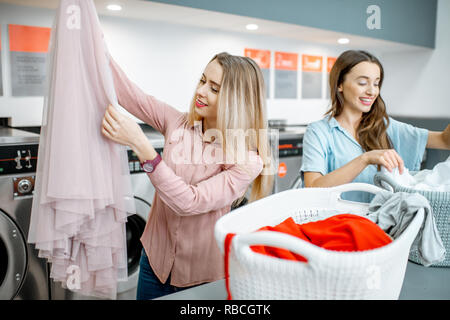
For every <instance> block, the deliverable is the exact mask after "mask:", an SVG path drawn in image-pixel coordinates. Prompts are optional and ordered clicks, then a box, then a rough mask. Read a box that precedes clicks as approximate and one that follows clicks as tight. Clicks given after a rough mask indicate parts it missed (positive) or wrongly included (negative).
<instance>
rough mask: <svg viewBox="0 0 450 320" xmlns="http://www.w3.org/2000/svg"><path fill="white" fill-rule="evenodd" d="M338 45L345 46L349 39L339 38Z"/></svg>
mask: <svg viewBox="0 0 450 320" xmlns="http://www.w3.org/2000/svg"><path fill="white" fill-rule="evenodd" d="M337 42H338V43H339V44H347V43H349V42H350V39H348V38H339V39H338V41H337Z"/></svg>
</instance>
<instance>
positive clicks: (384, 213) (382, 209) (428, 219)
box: [367, 191, 446, 267]
mask: <svg viewBox="0 0 450 320" xmlns="http://www.w3.org/2000/svg"><path fill="white" fill-rule="evenodd" d="M420 210H423V211H424V220H423V223H422V226H421V228H420V230H419V233H418V234H417V236H416V238H415V239H414V242H413V244H412V248H413V249H415V248H417V249H418V253H419V258H420V260H421V262H422V264H423V265H424V266H426V267H428V266H430V265H431V264H434V263H438V262H441V261H443V260H444V259H445V251H446V250H445V247H444V245H443V243H442V239H441V236H440V235H439V232H438V230H437V227H436V223H435V220H434V216H433V214H432V211H431V207H430V203H429V202H428V200H427V199H426V198H425V197H424V196H422V195H420V194H418V193H407V192H395V193H391V192H389V191H382V192H380V193H378V194H377V195H376V196H375V197H374V198H373V200H372V201H371V202H370V204H369V212H368V215H367V218H369V219H370V220H371V221H373V222H375V223H376V224H377V225H378V226H379V227H380V228H381V229H383V230H384V231H385V232H386V233H387V234H389V235H390V236H391V237H392V238H394V239H396V238H397V237H398V236H400V235H401V234H402V232H403V231H404V230H405V229H406V228H407V227H408V225H409V224H410V223H411V221H412V220H413V218H414V216H415V215H416V214H417V213H418V212H419V211H420Z"/></svg>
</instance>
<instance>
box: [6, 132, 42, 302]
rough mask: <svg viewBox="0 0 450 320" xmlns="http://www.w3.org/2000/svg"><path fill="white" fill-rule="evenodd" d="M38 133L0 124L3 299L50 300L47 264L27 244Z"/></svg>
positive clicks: (32, 247)
mask: <svg viewBox="0 0 450 320" xmlns="http://www.w3.org/2000/svg"><path fill="white" fill-rule="evenodd" d="M38 146H39V135H38V134H35V133H31V132H26V131H23V130H18V129H12V128H6V127H0V299H1V300H10V299H16V300H48V299H49V284H48V268H47V263H46V261H45V260H43V259H40V258H38V251H37V250H36V249H34V245H31V244H30V245H29V244H27V241H26V239H27V237H28V228H29V225H30V217H31V205H32V200H33V190H34V179H35V174H36V163H37V154H38Z"/></svg>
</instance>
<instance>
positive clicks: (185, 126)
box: [102, 53, 274, 299]
mask: <svg viewBox="0 0 450 320" xmlns="http://www.w3.org/2000/svg"><path fill="white" fill-rule="evenodd" d="M111 69H112V73H113V78H114V84H115V88H116V92H117V96H118V100H119V104H120V105H121V106H123V107H124V108H125V109H126V110H127V111H128V112H130V113H131V114H133V115H134V116H136V117H137V118H138V119H140V120H142V121H144V122H145V123H147V124H149V125H151V126H152V127H153V128H155V129H156V130H158V131H159V132H161V133H162V134H163V135H164V138H165V142H164V154H163V157H162V159H161V157H160V155H159V154H157V152H156V151H155V149H154V148H153V146H152V145H151V143H150V141H149V140H148V139H147V138H146V136H145V135H144V133H143V132H142V130H141V128H140V127H139V125H138V124H137V123H136V122H135V121H133V120H132V119H130V118H128V117H126V116H124V115H123V114H121V113H119V112H118V111H117V110H115V109H114V108H113V107H112V106H109V107H108V109H107V111H106V113H105V117H104V120H103V124H102V133H103V135H104V136H105V137H107V138H109V139H111V140H113V141H115V142H117V143H120V144H123V145H128V146H129V147H130V148H131V149H132V150H133V151H134V152H135V153H136V154H137V156H138V158H139V160H140V161H141V164H142V165H143V168H144V170H146V171H147V174H148V177H149V178H150V180H151V182H152V184H153V185H154V187H155V189H156V193H155V197H154V199H153V205H152V209H151V212H150V216H149V219H148V221H147V224H146V227H145V230H144V233H143V235H142V237H141V242H142V245H143V248H144V249H143V255H142V258H141V264H140V268H141V269H140V274H139V282H138V293H137V298H138V299H153V298H156V297H158V296H161V295H164V294H169V293H172V292H176V291H177V290H180V289H182V288H187V287H191V286H195V285H198V284H201V283H205V282H212V281H215V280H219V279H222V278H223V277H224V269H223V259H222V255H221V253H220V251H219V248H218V246H217V244H216V241H215V239H214V225H215V223H216V221H217V220H218V219H219V218H220V217H221V216H223V215H224V214H226V213H228V212H229V211H230V209H231V205H232V204H233V203H234V204H236V203H239V202H240V201H241V200H242V199H243V198H244V196H245V193H246V191H247V189H248V188H249V187H250V185H251V194H250V199H249V201H254V200H257V199H260V198H262V197H264V196H266V195H268V194H270V193H271V191H272V183H273V171H274V170H273V161H271V154H270V146H269V141H268V135H267V114H266V104H265V97H266V94H265V86H264V80H263V76H262V73H261V70H260V69H259V67H258V66H257V64H256V63H255V62H254V61H253V60H251V59H250V58H246V57H240V56H233V55H230V54H228V53H220V54H217V55H216V56H214V57H213V59H211V61H210V62H209V63H208V65H207V66H206V68H205V70H204V71H203V73H202V76H201V79H200V81H199V83H198V86H197V89H196V91H195V94H194V97H193V99H192V101H191V104H190V108H189V112H187V113H183V112H180V111H178V110H176V109H174V108H173V107H171V106H169V105H167V104H165V103H163V102H161V101H158V100H157V99H155V98H154V97H153V96H150V95H147V94H145V93H144V92H143V91H142V90H140V89H139V88H138V87H137V86H136V85H135V84H134V83H132V82H131V81H130V80H129V79H128V78H127V76H126V75H125V73H124V72H123V71H122V70H121V69H120V67H119V66H118V65H117V64H116V63H115V61H114V60H112V59H111ZM236 142H237V143H236Z"/></svg>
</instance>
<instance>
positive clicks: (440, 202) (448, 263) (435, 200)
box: [374, 172, 450, 267]
mask: <svg viewBox="0 0 450 320" xmlns="http://www.w3.org/2000/svg"><path fill="white" fill-rule="evenodd" d="M410 173H411V175H413V176H414V175H415V174H417V172H410ZM374 183H375V185H377V186H379V187H381V188H384V189H386V190H388V191H392V192H408V193H418V194H421V195H423V196H424V197H425V198H427V199H428V202H430V206H431V210H432V212H433V215H434V219H435V222H436V227H437V229H438V232H439V235H440V236H441V239H442V243H443V244H444V247H445V250H446V251H447V254H446V255H445V259H444V260H443V261H442V262H439V263H436V264H433V265H431V266H432V267H450V192H443V191H424V190H416V189H413V188H408V187H404V186H401V185H399V184H398V183H397V182H395V180H394V179H392V178H391V177H390V176H388V175H387V174H385V173H382V172H379V173H377V174H376V175H375V177H374ZM409 260H411V261H413V262H415V263H418V264H422V263H421V262H420V259H419V254H418V251H417V249H413V250H411V253H410V255H409Z"/></svg>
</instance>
